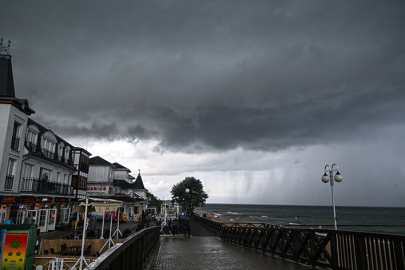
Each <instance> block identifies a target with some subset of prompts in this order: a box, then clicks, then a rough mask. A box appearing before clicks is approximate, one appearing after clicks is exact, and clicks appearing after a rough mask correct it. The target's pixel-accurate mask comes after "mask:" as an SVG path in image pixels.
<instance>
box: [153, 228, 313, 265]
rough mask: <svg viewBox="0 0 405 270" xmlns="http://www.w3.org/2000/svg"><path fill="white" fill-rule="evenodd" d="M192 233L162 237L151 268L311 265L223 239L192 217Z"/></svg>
mask: <svg viewBox="0 0 405 270" xmlns="http://www.w3.org/2000/svg"><path fill="white" fill-rule="evenodd" d="M190 226H191V236H190V237H189V236H184V235H182V236H174V237H170V236H167V237H161V240H160V248H159V251H158V252H157V254H156V255H155V257H154V259H153V260H152V263H151V265H150V268H149V269H150V270H166V269H176V270H181V269H267V270H268V269H283V270H284V269H291V270H299V269H309V268H308V267H307V266H303V265H299V264H296V263H294V262H289V261H284V260H282V259H279V258H274V257H272V256H270V255H268V254H264V253H262V252H260V251H255V250H251V249H248V248H243V247H238V246H235V245H232V244H228V243H224V242H222V241H221V239H220V238H218V237H216V236H215V234H214V233H213V232H212V231H210V230H209V229H208V228H206V227H205V226H204V225H202V224H200V223H198V222H196V221H194V220H190Z"/></svg>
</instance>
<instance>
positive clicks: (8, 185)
mask: <svg viewBox="0 0 405 270" xmlns="http://www.w3.org/2000/svg"><path fill="white" fill-rule="evenodd" d="M15 161H16V160H15V159H12V158H10V159H9V160H8V165H7V172H6V181H5V182H4V189H13V183H14V164H15Z"/></svg>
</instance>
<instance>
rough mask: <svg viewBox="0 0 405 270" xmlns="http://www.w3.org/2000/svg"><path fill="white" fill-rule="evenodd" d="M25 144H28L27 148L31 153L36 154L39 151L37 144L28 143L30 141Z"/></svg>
mask: <svg viewBox="0 0 405 270" xmlns="http://www.w3.org/2000/svg"><path fill="white" fill-rule="evenodd" d="M25 144H26V146H27V148H28V149H29V150H30V151H32V152H36V151H37V145H36V144H35V143H33V142H28V141H27V142H26V143H25Z"/></svg>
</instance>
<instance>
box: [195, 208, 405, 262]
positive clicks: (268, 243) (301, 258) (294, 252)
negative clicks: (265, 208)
mask: <svg viewBox="0 0 405 270" xmlns="http://www.w3.org/2000/svg"><path fill="white" fill-rule="evenodd" d="M194 218H195V219H196V220H198V221H200V222H202V223H204V224H206V225H208V226H209V227H210V228H211V229H212V230H214V231H215V232H217V233H218V235H219V236H220V237H221V239H222V241H225V242H228V243H233V244H237V245H241V246H244V247H248V248H254V249H255V250H261V251H263V252H268V253H270V254H272V255H274V256H278V257H281V258H284V259H289V260H293V261H295V262H298V263H303V264H306V265H311V266H312V267H315V266H318V267H322V268H328V269H342V270H352V269H353V270H363V269H370V270H380V269H381V270H383V269H384V270H385V269H387V270H404V269H405V266H404V265H405V236H401V235H389V234H375V233H364V232H353V231H340V230H336V231H335V230H315V229H298V228H297V229H295V228H284V227H279V226H274V225H270V224H253V223H247V224H238V223H235V224H224V223H220V222H216V221H212V220H209V219H207V218H203V217H199V216H194ZM219 225H221V229H219Z"/></svg>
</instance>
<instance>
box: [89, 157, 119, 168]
mask: <svg viewBox="0 0 405 270" xmlns="http://www.w3.org/2000/svg"><path fill="white" fill-rule="evenodd" d="M89 165H103V166H113V165H112V164H111V163H110V162H108V161H107V160H105V159H103V158H101V157H99V156H96V157H92V158H90V159H89Z"/></svg>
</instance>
